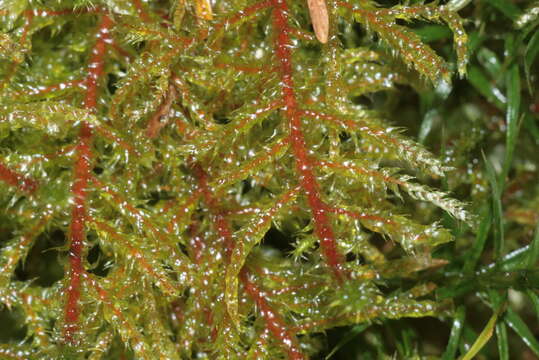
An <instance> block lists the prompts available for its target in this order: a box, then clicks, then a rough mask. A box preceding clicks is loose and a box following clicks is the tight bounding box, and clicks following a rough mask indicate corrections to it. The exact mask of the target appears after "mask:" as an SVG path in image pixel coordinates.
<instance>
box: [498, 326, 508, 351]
mask: <svg viewBox="0 0 539 360" xmlns="http://www.w3.org/2000/svg"><path fill="white" fill-rule="evenodd" d="M496 339H497V343H498V355H499V359H500V360H509V343H508V340H507V327H506V326H505V323H503V322H498V323H497V324H496Z"/></svg>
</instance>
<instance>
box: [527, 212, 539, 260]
mask: <svg viewBox="0 0 539 360" xmlns="http://www.w3.org/2000/svg"><path fill="white" fill-rule="evenodd" d="M537 260H539V222H538V223H537V226H536V227H535V235H534V237H533V240H532V242H531V244H530V249H529V250H528V269H534V268H535V266H536V264H537Z"/></svg>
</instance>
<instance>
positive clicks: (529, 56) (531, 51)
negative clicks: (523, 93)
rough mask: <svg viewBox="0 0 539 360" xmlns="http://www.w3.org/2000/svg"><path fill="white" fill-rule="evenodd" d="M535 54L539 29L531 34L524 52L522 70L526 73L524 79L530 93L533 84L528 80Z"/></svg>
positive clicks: (538, 50)
mask: <svg viewBox="0 0 539 360" xmlns="http://www.w3.org/2000/svg"><path fill="white" fill-rule="evenodd" d="M537 54H539V31H536V32H535V33H534V34H533V35H532V37H531V39H530V41H529V42H528V45H527V46H526V51H525V53H524V71H525V73H526V81H527V82H528V88H529V91H530V93H533V86H532V82H531V81H530V68H531V66H532V64H533V62H534V61H535V58H536V57H537Z"/></svg>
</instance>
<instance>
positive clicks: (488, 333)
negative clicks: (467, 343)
mask: <svg viewBox="0 0 539 360" xmlns="http://www.w3.org/2000/svg"><path fill="white" fill-rule="evenodd" d="M497 320H498V312H495V313H494V314H493V315H492V316H491V317H490V320H489V321H488V323H487V325H486V326H485V328H484V329H483V331H481V334H479V336H478V337H477V340H475V342H474V344H473V345H472V347H471V348H470V350H468V352H467V353H466V354H465V355H464V356H463V357H461V358H460V360H472V359H473V358H474V356H476V355H477V354H478V353H479V351H481V349H482V348H483V347H484V346H485V345H486V344H487V342H488V341H489V340H490V338H491V337H492V333H493V332H494V327H495V325H496V321H497Z"/></svg>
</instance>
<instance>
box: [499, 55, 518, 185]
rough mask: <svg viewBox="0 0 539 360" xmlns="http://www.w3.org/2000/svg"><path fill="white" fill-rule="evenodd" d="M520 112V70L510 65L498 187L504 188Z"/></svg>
mask: <svg viewBox="0 0 539 360" xmlns="http://www.w3.org/2000/svg"><path fill="white" fill-rule="evenodd" d="M519 112H520V72H519V70H518V65H517V64H514V65H513V66H511V69H510V70H509V73H508V76H507V113H506V122H507V133H506V143H505V146H506V149H505V158H504V162H503V172H502V174H501V177H500V189H502V191H503V188H504V184H505V180H506V178H507V175H508V173H509V169H510V168H511V163H512V161H513V153H514V151H515V145H516V139H517V137H518V118H519Z"/></svg>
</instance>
